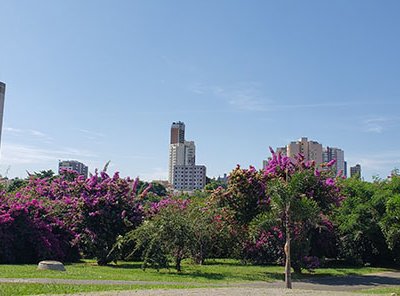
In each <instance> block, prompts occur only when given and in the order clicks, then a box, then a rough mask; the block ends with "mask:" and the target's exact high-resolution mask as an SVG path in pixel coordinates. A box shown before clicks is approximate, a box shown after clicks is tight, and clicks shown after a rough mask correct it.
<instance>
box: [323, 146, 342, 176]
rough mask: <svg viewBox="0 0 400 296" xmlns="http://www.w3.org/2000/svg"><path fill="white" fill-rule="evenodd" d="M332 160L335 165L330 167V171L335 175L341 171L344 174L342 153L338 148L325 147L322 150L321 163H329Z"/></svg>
mask: <svg viewBox="0 0 400 296" xmlns="http://www.w3.org/2000/svg"><path fill="white" fill-rule="evenodd" d="M332 160H336V162H335V164H334V165H333V166H332V169H333V171H334V173H335V174H338V173H339V172H340V171H342V173H343V174H345V169H346V167H345V161H344V151H343V150H342V149H339V148H334V147H326V148H324V149H323V153H322V161H323V162H330V161H332Z"/></svg>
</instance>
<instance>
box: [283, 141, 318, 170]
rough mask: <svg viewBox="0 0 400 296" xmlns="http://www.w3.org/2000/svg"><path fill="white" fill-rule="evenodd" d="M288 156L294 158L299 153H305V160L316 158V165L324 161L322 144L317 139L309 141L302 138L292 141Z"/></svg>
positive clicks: (289, 145)
mask: <svg viewBox="0 0 400 296" xmlns="http://www.w3.org/2000/svg"><path fill="white" fill-rule="evenodd" d="M286 148H287V156H289V157H291V158H294V157H295V156H296V155H298V154H299V153H301V154H303V155H304V158H305V160H314V161H315V163H316V165H320V164H321V163H322V145H321V144H320V143H318V142H316V141H308V139H307V138H301V139H300V140H298V141H296V142H290V143H289V144H288V145H287V146H286Z"/></svg>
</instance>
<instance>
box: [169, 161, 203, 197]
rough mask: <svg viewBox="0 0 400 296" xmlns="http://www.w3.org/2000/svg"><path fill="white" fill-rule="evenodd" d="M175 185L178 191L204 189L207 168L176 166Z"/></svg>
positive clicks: (201, 166)
mask: <svg viewBox="0 0 400 296" xmlns="http://www.w3.org/2000/svg"><path fill="white" fill-rule="evenodd" d="M173 185H174V189H176V190H188V191H191V190H196V189H203V188H204V186H205V185H206V167H205V166H204V165H176V166H175V168H174V176H173Z"/></svg>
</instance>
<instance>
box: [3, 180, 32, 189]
mask: <svg viewBox="0 0 400 296" xmlns="http://www.w3.org/2000/svg"><path fill="white" fill-rule="evenodd" d="M27 184H28V181H27V180H24V179H19V178H14V179H12V180H11V182H10V184H9V185H8V188H7V192H15V191H17V190H18V189H20V188H23V187H24V186H26V185H27Z"/></svg>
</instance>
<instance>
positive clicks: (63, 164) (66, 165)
mask: <svg viewBox="0 0 400 296" xmlns="http://www.w3.org/2000/svg"><path fill="white" fill-rule="evenodd" d="M62 169H69V170H73V171H76V172H78V174H79V175H83V176H84V177H85V178H87V177H88V173H89V170H88V167H87V166H86V165H84V164H83V163H81V162H79V161H76V160H63V161H61V160H60V161H59V162H58V173H60V172H61V170H62Z"/></svg>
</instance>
